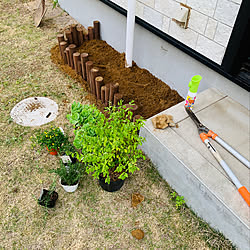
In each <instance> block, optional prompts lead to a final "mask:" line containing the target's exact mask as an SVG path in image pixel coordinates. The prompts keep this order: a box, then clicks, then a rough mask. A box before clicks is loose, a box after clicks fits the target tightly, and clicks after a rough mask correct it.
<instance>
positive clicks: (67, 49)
mask: <svg viewBox="0 0 250 250" xmlns="http://www.w3.org/2000/svg"><path fill="white" fill-rule="evenodd" d="M65 52H66V58H67V64H68V65H69V66H70V67H71V64H70V56H69V47H67V48H66V49H65Z"/></svg>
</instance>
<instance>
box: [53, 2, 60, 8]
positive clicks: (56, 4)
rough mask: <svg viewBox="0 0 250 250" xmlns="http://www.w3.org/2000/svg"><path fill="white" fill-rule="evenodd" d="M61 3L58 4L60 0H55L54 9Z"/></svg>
mask: <svg viewBox="0 0 250 250" xmlns="http://www.w3.org/2000/svg"><path fill="white" fill-rule="evenodd" d="M58 5H59V4H58V0H53V7H52V9H54V8H55V7H56V6H58Z"/></svg>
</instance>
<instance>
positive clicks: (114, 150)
mask: <svg viewBox="0 0 250 250" xmlns="http://www.w3.org/2000/svg"><path fill="white" fill-rule="evenodd" d="M130 104H132V102H131V103H130ZM76 107H77V108H76ZM85 109H86V110H85ZM74 112H75V113H77V115H75V113H74ZM86 114H89V116H87V115H86ZM82 115H83V118H82V117H81V116H82ZM73 117H74V118H73ZM68 118H69V119H70V121H71V122H73V124H78V125H79V124H81V126H80V127H78V128H77V129H76V130H75V139H74V145H75V147H76V148H78V149H80V150H81V153H80V154H78V153H76V156H77V158H78V160H80V161H81V162H83V163H85V164H86V171H87V173H88V174H89V173H92V175H93V177H94V178H99V176H102V177H104V178H105V181H106V182H107V183H110V180H111V179H112V180H116V179H117V178H119V179H122V180H124V179H125V178H127V177H128V174H129V173H134V171H135V170H139V168H138V167H137V164H136V163H137V159H138V158H141V157H142V158H144V155H143V153H142V151H141V150H140V149H138V145H141V144H142V142H143V141H144V138H143V137H141V136H139V134H138V131H139V129H140V128H141V127H142V126H143V119H138V120H136V121H135V122H132V121H131V120H132V112H131V111H129V110H128V109H127V108H126V106H124V105H122V103H120V104H119V106H118V107H115V106H111V107H109V108H107V109H106V116H104V115H103V114H102V113H101V112H100V111H99V110H98V109H97V108H96V107H95V106H93V105H83V106H82V107H80V105H79V104H76V103H74V107H72V110H71V116H68ZM79 121H80V122H79Z"/></svg>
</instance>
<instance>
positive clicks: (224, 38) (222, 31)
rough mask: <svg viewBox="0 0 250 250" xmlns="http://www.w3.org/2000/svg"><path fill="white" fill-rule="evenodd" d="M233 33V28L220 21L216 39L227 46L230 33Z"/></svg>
mask: <svg viewBox="0 0 250 250" xmlns="http://www.w3.org/2000/svg"><path fill="white" fill-rule="evenodd" d="M231 33H232V28H231V27H229V26H227V25H225V24H222V23H218V27H217V30H216V33H215V37H214V41H216V42H217V43H219V44H221V45H223V46H224V47H227V44H228V41H229V38H230V35H231Z"/></svg>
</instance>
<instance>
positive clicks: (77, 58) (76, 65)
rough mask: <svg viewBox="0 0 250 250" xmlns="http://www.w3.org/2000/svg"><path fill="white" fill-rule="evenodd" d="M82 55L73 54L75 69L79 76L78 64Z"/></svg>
mask: <svg viewBox="0 0 250 250" xmlns="http://www.w3.org/2000/svg"><path fill="white" fill-rule="evenodd" d="M80 61H81V59H80V53H79V52H75V53H74V54H73V62H74V69H75V71H76V73H77V74H79V69H78V62H80Z"/></svg>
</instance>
